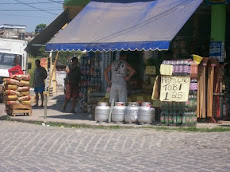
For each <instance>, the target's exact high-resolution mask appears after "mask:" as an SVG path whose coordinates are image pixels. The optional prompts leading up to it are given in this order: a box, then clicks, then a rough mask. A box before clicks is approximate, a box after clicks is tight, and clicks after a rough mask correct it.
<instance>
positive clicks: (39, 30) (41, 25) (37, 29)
mask: <svg viewBox="0 0 230 172" xmlns="http://www.w3.org/2000/svg"><path fill="white" fill-rule="evenodd" d="M45 28H46V24H39V25H37V26H36V28H35V33H36V34H38V33H40V32H42V31H43V30H44V29H45Z"/></svg>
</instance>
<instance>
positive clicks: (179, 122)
mask: <svg viewBox="0 0 230 172" xmlns="http://www.w3.org/2000/svg"><path fill="white" fill-rule="evenodd" d="M163 64H165V65H172V66H173V73H172V74H173V76H190V78H191V79H190V87H189V99H188V101H187V102H182V103H181V102H161V110H162V111H161V114H160V122H161V124H162V125H166V126H194V125H196V122H197V116H196V109H197V95H196V94H197V89H198V82H197V76H198V65H197V63H196V62H194V61H193V60H191V59H185V60H165V61H163ZM166 67H167V66H166ZM166 70H167V69H166Z"/></svg>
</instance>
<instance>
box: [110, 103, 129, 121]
mask: <svg viewBox="0 0 230 172" xmlns="http://www.w3.org/2000/svg"><path fill="white" fill-rule="evenodd" d="M125 109H126V106H125V103H124V102H116V103H115V106H114V107H113V110H112V121H113V122H117V123H120V122H123V121H124V119H125Z"/></svg>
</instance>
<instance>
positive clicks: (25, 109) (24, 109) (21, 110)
mask: <svg viewBox="0 0 230 172" xmlns="http://www.w3.org/2000/svg"><path fill="white" fill-rule="evenodd" d="M7 114H8V115H13V116H15V115H16V114H24V115H29V116H31V115H32V106H31V105H22V104H17V105H10V106H8V107H7Z"/></svg>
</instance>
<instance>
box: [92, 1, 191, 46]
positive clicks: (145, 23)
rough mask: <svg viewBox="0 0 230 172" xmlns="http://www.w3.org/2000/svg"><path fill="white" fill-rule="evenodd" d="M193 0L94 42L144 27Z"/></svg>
mask: <svg viewBox="0 0 230 172" xmlns="http://www.w3.org/2000/svg"><path fill="white" fill-rule="evenodd" d="M192 1H193V0H186V1H183V2H182V3H180V4H178V5H177V6H174V7H172V8H170V9H168V10H167V11H164V12H162V13H160V14H158V15H156V16H153V17H151V18H149V19H148V20H145V21H143V22H141V23H138V24H136V25H134V26H131V27H129V28H126V29H123V30H121V31H118V32H116V33H113V34H110V35H108V36H105V37H103V38H101V39H98V40H96V41H94V42H92V43H96V42H101V41H105V40H108V39H111V38H113V37H118V36H120V35H123V34H126V33H128V32H130V31H132V30H135V29H137V28H139V27H143V26H145V25H147V24H149V23H151V22H153V21H155V20H157V19H159V18H161V17H163V16H165V15H167V14H169V13H171V12H172V11H175V10H177V8H178V6H181V5H186V4H189V3H190V2H192Z"/></svg>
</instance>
